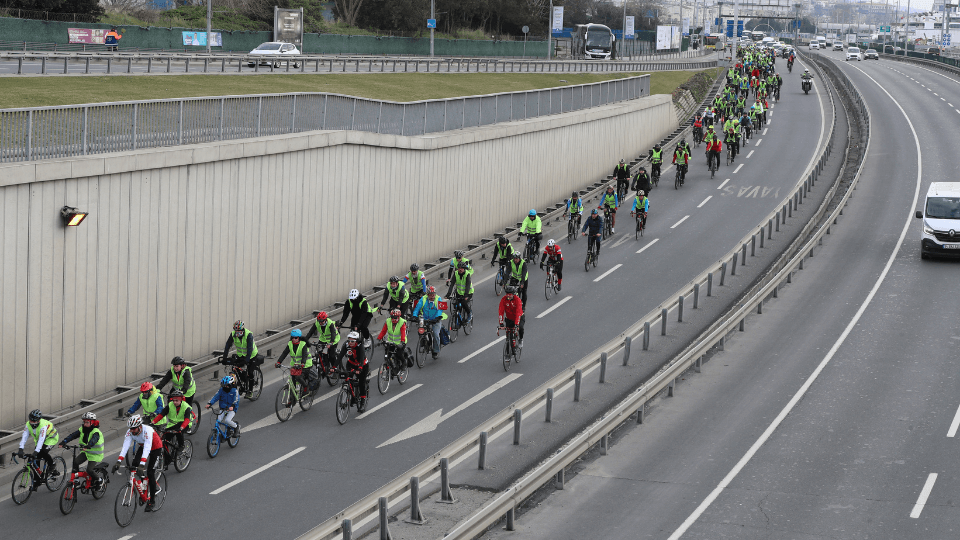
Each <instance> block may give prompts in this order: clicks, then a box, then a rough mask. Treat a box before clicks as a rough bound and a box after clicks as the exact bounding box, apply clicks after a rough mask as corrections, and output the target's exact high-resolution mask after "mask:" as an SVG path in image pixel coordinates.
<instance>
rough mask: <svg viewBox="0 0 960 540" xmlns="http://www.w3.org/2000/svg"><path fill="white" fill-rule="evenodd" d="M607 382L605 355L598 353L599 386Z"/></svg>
mask: <svg viewBox="0 0 960 540" xmlns="http://www.w3.org/2000/svg"><path fill="white" fill-rule="evenodd" d="M606 380H607V353H605V352H602V353H600V384H603V383H604V382H606Z"/></svg>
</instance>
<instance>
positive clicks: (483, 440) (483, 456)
mask: <svg viewBox="0 0 960 540" xmlns="http://www.w3.org/2000/svg"><path fill="white" fill-rule="evenodd" d="M479 447H480V448H479V451H478V452H477V454H479V457H478V462H477V470H480V471H482V470H483V469H484V467H485V466H486V463H485V462H486V460H487V432H486V431H481V432H480V444H479Z"/></svg>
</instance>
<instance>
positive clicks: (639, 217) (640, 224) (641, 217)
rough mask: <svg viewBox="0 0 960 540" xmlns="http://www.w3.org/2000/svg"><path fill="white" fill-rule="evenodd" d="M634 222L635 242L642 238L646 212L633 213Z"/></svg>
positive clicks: (645, 226)
mask: <svg viewBox="0 0 960 540" xmlns="http://www.w3.org/2000/svg"><path fill="white" fill-rule="evenodd" d="M633 216H634V218H635V221H636V222H637V229H636V233H635V234H636V237H637V240H639V239H640V237H641V236H643V230H644V229H646V228H647V213H646V212H633Z"/></svg>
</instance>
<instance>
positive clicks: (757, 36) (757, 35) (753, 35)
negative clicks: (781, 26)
mask: <svg viewBox="0 0 960 540" xmlns="http://www.w3.org/2000/svg"><path fill="white" fill-rule="evenodd" d="M765 37H767V35H766V34H764V33H763V32H757V31H753V32H750V39H752V40H753V41H763V38H765Z"/></svg>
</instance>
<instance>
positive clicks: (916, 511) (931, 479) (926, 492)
mask: <svg viewBox="0 0 960 540" xmlns="http://www.w3.org/2000/svg"><path fill="white" fill-rule="evenodd" d="M936 481H937V473H930V476H927V481H926V482H924V484H923V489H921V490H920V497H918V498H917V504H915V505H913V510H911V511H910V517H912V518H913V519H917V518H918V517H920V512H923V507H924V506H925V505H926V504H927V498H928V497H930V492H931V491H933V484H935V483H936Z"/></svg>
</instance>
